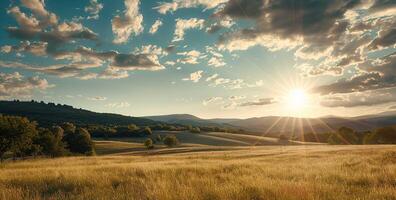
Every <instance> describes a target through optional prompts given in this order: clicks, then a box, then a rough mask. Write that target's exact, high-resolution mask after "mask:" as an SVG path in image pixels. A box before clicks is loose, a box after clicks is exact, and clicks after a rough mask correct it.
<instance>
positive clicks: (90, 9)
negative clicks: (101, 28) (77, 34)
mask: <svg viewBox="0 0 396 200" xmlns="http://www.w3.org/2000/svg"><path fill="white" fill-rule="evenodd" d="M102 9H103V4H101V3H99V2H98V0H90V1H89V4H88V5H87V6H86V7H85V8H84V10H85V12H87V13H88V14H90V16H88V19H99V12H100V11H101V10H102Z"/></svg>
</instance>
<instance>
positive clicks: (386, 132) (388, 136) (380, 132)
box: [290, 126, 396, 144]
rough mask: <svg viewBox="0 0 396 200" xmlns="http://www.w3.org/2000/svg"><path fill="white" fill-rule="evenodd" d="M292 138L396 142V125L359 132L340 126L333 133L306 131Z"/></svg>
mask: <svg viewBox="0 0 396 200" xmlns="http://www.w3.org/2000/svg"><path fill="white" fill-rule="evenodd" d="M290 139H292V140H300V141H305V142H323V143H329V144H396V127H395V126H387V127H381V128H377V129H375V130H372V131H365V132H358V131H355V130H354V129H352V128H349V127H340V128H339V129H337V130H336V131H334V132H331V133H319V134H315V133H305V134H302V135H299V136H298V137H296V136H294V137H291V138H290Z"/></svg>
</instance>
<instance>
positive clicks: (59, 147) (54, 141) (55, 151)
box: [34, 127, 66, 157]
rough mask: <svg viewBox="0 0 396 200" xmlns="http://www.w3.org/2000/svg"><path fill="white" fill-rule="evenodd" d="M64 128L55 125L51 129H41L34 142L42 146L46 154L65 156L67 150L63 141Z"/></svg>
mask: <svg viewBox="0 0 396 200" xmlns="http://www.w3.org/2000/svg"><path fill="white" fill-rule="evenodd" d="M62 138H63V129H62V128H60V127H54V128H53V129H52V131H51V130H49V129H40V131H39V134H38V136H37V137H36V138H35V141H34V143H35V144H37V145H39V146H41V148H42V149H41V151H42V153H43V154H45V155H49V156H51V157H57V156H63V155H64V154H65V152H66V150H65V145H64V143H63V142H62Z"/></svg>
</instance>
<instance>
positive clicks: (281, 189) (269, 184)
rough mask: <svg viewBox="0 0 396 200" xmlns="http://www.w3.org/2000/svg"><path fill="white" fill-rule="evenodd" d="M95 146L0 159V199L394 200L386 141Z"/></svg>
mask: <svg viewBox="0 0 396 200" xmlns="http://www.w3.org/2000/svg"><path fill="white" fill-rule="evenodd" d="M96 145H97V152H98V153H99V154H101V155H98V156H93V157H65V158H56V159H49V158H48V159H34V160H25V161H16V162H12V161H9V162H6V163H3V164H1V165H0V199H10V200H12V199H161V200H162V199H164V200H167V199H348V200H350V199H359V200H364V199H367V200H372V199H389V200H391V199H396V146H394V145H370V146H366V145H348V146H330V145H310V146H308V145H307V146H305V145H299V146H256V147H254V146H251V147H229V148H227V149H226V148H223V149H221V147H218V148H219V149H217V150H216V149H215V148H216V147H211V148H209V147H201V148H207V149H206V150H205V149H201V151H191V152H186V153H180V152H178V149H186V148H189V147H180V148H174V151H172V152H169V153H164V154H157V153H150V151H151V150H150V151H149V150H146V151H141V152H142V154H139V155H128V154H125V153H127V152H128V151H129V150H136V148H141V147H139V144H137V143H136V144H132V143H131V144H127V143H123V142H98V143H97V144H96ZM191 148H192V147H191ZM195 148H198V147H195ZM214 150H216V151H214ZM152 151H159V150H152ZM181 152H182V151H181Z"/></svg>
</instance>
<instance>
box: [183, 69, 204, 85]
mask: <svg viewBox="0 0 396 200" xmlns="http://www.w3.org/2000/svg"><path fill="white" fill-rule="evenodd" d="M202 73H203V71H202V70H199V71H196V72H193V73H191V74H190V77H188V78H183V79H182V80H183V81H192V82H194V83H198V81H199V80H200V79H201V78H202Z"/></svg>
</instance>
